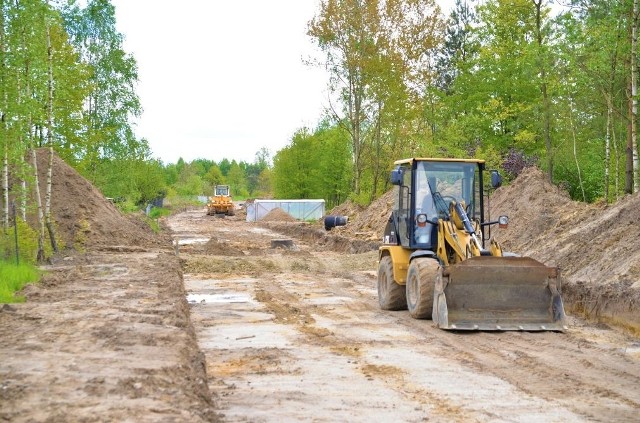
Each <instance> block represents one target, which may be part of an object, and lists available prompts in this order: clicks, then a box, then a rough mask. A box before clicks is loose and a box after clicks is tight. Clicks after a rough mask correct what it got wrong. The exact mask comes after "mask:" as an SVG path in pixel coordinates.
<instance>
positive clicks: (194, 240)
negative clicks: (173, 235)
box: [178, 238, 211, 245]
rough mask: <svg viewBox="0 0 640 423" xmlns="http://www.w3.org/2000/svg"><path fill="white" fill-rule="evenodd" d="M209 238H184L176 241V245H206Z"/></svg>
mask: <svg viewBox="0 0 640 423" xmlns="http://www.w3.org/2000/svg"><path fill="white" fill-rule="evenodd" d="M210 239H211V238H184V239H179V240H178V245H193V244H206V243H207V242H209V240H210Z"/></svg>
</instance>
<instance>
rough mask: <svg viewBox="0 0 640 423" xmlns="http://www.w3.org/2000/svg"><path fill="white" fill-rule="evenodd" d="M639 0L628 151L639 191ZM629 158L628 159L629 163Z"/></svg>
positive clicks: (633, 31) (633, 45)
mask: <svg viewBox="0 0 640 423" xmlns="http://www.w3.org/2000/svg"><path fill="white" fill-rule="evenodd" d="M637 119H638V0H633V19H632V20H631V140H630V145H629V146H628V147H629V148H628V150H629V151H627V153H628V154H629V155H630V161H631V169H630V170H631V180H632V183H633V189H632V190H631V192H637V191H638V128H637V126H638V124H637V122H636V120H637ZM628 162H629V160H627V163H628Z"/></svg>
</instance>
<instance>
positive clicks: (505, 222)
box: [498, 216, 509, 228]
mask: <svg viewBox="0 0 640 423" xmlns="http://www.w3.org/2000/svg"><path fill="white" fill-rule="evenodd" d="M507 226H509V216H500V217H499V218H498V227H500V228H506V227H507Z"/></svg>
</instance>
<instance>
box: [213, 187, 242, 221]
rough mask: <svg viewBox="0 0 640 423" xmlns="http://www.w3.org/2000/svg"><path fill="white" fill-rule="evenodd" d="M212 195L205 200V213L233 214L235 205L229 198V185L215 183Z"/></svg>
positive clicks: (217, 214) (215, 214)
mask: <svg viewBox="0 0 640 423" xmlns="http://www.w3.org/2000/svg"><path fill="white" fill-rule="evenodd" d="M213 194H214V195H213V197H209V201H208V202H207V215H209V216H221V217H224V216H233V215H235V206H234V205H233V201H232V200H231V194H230V192H229V185H216V186H215V188H214V191H213Z"/></svg>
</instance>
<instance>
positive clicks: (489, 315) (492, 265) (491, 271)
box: [433, 256, 566, 331]
mask: <svg viewBox="0 0 640 423" xmlns="http://www.w3.org/2000/svg"><path fill="white" fill-rule="evenodd" d="M558 287H559V284H558V271H557V269H556V268H555V267H547V266H545V265H544V264H542V263H540V262H538V261H536V260H534V259H532V258H528V257H493V256H481V257H472V258H469V259H467V260H465V261H463V262H461V263H459V264H455V265H451V266H448V267H447V268H445V269H444V271H443V272H442V274H441V275H439V277H438V278H437V279H436V284H435V291H434V300H433V321H434V323H435V324H436V325H437V326H438V327H439V328H441V329H451V330H523V331H545V330H551V331H564V330H565V329H566V326H565V314H564V306H563V304H562V298H561V297H560V292H559V289H558Z"/></svg>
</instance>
